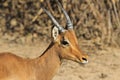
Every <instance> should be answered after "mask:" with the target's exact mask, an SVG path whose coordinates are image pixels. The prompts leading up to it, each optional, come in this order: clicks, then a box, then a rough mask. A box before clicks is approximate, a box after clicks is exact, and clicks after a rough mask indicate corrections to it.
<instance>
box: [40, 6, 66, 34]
mask: <svg viewBox="0 0 120 80" xmlns="http://www.w3.org/2000/svg"><path fill="white" fill-rule="evenodd" d="M42 9H43V10H44V11H45V12H46V14H47V15H48V16H49V17H50V18H51V20H52V21H53V23H54V24H55V25H56V26H57V27H58V29H59V31H60V32H64V31H65V29H64V28H63V27H62V26H61V25H59V23H58V22H57V21H56V20H55V18H54V17H53V16H52V14H51V13H50V12H49V11H47V10H46V9H45V8H42Z"/></svg>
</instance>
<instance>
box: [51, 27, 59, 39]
mask: <svg viewBox="0 0 120 80" xmlns="http://www.w3.org/2000/svg"><path fill="white" fill-rule="evenodd" d="M58 35H59V29H58V27H56V26H54V27H53V28H52V37H53V39H54V41H57V38H58Z"/></svg>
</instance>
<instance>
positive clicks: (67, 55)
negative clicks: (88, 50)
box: [43, 1, 88, 63]
mask: <svg viewBox="0 0 120 80" xmlns="http://www.w3.org/2000/svg"><path fill="white" fill-rule="evenodd" d="M57 2H58V1H57ZM58 5H59V6H60V8H61V9H62V12H63V13H64V15H65V17H66V21H67V25H66V29H64V28H63V27H62V26H61V25H59V23H58V22H57V21H56V20H55V18H54V17H53V16H52V15H51V14H50V12H49V11H47V10H46V9H45V8H43V10H44V11H45V12H46V13H47V15H48V16H49V17H50V18H51V20H52V21H53V23H54V25H55V26H54V27H53V28H52V37H53V42H54V44H55V45H57V46H58V47H57V50H58V53H59V56H60V57H61V58H63V59H69V60H73V61H76V62H80V63H87V62H88V60H87V57H88V56H87V54H84V53H83V52H82V51H81V50H80V49H79V45H78V41H77V38H76V35H75V33H74V30H73V24H72V22H71V20H70V17H69V16H68V14H67V12H66V11H65V10H64V9H63V7H62V5H61V4H60V3H59V2H58Z"/></svg>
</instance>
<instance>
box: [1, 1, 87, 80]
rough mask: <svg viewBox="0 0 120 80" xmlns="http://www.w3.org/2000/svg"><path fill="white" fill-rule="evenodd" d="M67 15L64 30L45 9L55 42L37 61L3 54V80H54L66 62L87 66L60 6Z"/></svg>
mask: <svg viewBox="0 0 120 80" xmlns="http://www.w3.org/2000/svg"><path fill="white" fill-rule="evenodd" d="M58 5H59V7H60V8H61V10H62V12H63V13H64V15H65V17H66V21H67V26H66V28H65V29H64V28H63V27H61V25H59V23H58V22H57V21H56V20H55V18H54V17H53V16H52V15H51V13H50V12H49V11H47V10H46V9H45V8H43V10H44V11H45V12H46V14H47V15H48V16H49V17H50V18H51V20H52V21H53V23H54V25H55V26H54V27H53V28H52V32H51V34H52V42H51V44H50V45H49V47H48V48H47V49H46V50H45V51H44V53H43V54H42V55H41V56H39V57H37V58H35V59H28V58H27V59H26V58H22V57H19V56H16V55H14V54H12V53H0V80H51V79H52V78H53V76H54V75H55V73H56V72H57V70H58V68H59V67H60V64H61V62H62V61H61V60H62V59H68V60H72V61H75V62H78V63H87V62H88V60H87V57H88V56H87V55H86V54H84V53H83V52H82V51H81V50H80V49H79V46H78V41H77V38H76V35H75V33H74V31H73V24H72V22H71V20H70V17H69V16H68V14H67V13H66V11H65V10H64V9H63V7H62V5H61V4H60V3H59V2H58Z"/></svg>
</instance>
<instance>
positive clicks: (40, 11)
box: [32, 8, 43, 23]
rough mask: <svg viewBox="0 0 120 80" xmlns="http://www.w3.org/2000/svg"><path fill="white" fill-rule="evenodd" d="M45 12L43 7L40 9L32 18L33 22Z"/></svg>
mask: <svg viewBox="0 0 120 80" xmlns="http://www.w3.org/2000/svg"><path fill="white" fill-rule="evenodd" d="M42 12H43V10H42V8H40V10H39V11H38V13H37V15H36V16H35V17H34V18H33V19H32V23H33V22H34V21H35V20H36V19H37V18H38V16H39V15H40V14H41V13H42Z"/></svg>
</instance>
